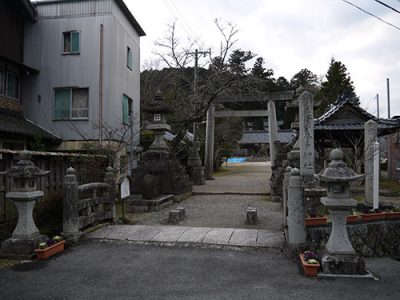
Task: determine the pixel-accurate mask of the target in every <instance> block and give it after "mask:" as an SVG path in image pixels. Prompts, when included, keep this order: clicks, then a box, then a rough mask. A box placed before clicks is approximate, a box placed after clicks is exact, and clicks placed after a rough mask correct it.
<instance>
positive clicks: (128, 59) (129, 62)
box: [126, 47, 132, 70]
mask: <svg viewBox="0 0 400 300" xmlns="http://www.w3.org/2000/svg"><path fill="white" fill-rule="evenodd" d="M126 66H127V67H128V68H129V70H132V50H131V48H129V47H128V49H127V51H126Z"/></svg>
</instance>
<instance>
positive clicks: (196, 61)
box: [189, 49, 211, 140]
mask: <svg viewBox="0 0 400 300" xmlns="http://www.w3.org/2000/svg"><path fill="white" fill-rule="evenodd" d="M189 54H190V55H193V56H194V70H193V71H194V80H193V94H194V97H195V101H197V99H196V98H197V87H198V67H199V54H200V55H203V56H204V57H206V55H207V54H208V55H210V56H211V49H209V50H208V51H199V50H198V49H196V50H195V51H194V52H189ZM195 109H196V104H193V110H195ZM193 140H196V122H193Z"/></svg>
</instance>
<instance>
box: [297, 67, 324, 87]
mask: <svg viewBox="0 0 400 300" xmlns="http://www.w3.org/2000/svg"><path fill="white" fill-rule="evenodd" d="M290 85H291V86H292V88H293V89H297V88H298V87H299V86H303V87H316V86H317V85H318V77H317V75H315V74H314V73H313V72H311V71H310V70H308V69H302V70H300V71H299V72H298V73H296V74H295V75H294V76H293V78H292V79H291V80H290Z"/></svg>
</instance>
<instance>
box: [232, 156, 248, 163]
mask: <svg viewBox="0 0 400 300" xmlns="http://www.w3.org/2000/svg"><path fill="white" fill-rule="evenodd" d="M245 161H246V157H229V158H228V163H242V162H245Z"/></svg>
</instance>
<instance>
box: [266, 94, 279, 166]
mask: <svg viewBox="0 0 400 300" xmlns="http://www.w3.org/2000/svg"><path fill="white" fill-rule="evenodd" d="M268 132H269V153H270V160H271V167H274V166H275V159H276V149H275V141H277V140H278V125H277V121H276V109H275V102H274V101H268Z"/></svg>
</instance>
